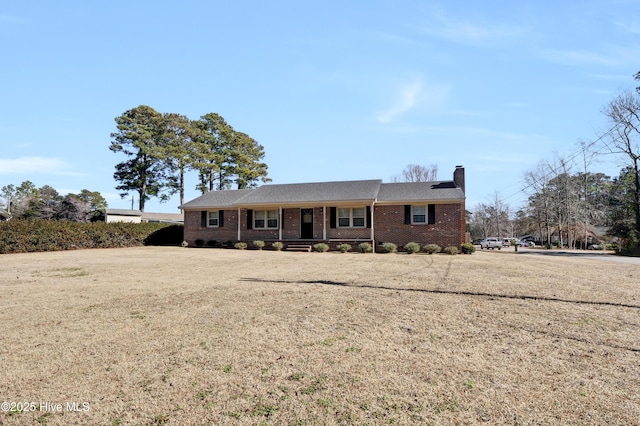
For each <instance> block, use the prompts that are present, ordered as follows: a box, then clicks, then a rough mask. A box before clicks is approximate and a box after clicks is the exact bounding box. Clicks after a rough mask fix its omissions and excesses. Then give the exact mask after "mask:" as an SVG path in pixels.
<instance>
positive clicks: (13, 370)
mask: <svg viewBox="0 0 640 426" xmlns="http://www.w3.org/2000/svg"><path fill="white" fill-rule="evenodd" d="M639 282H640V266H637V265H630V264H619V263H612V262H607V261H600V260H592V259H588V260H587V259H580V258H568V257H565V258H561V257H548V256H544V257H543V256H540V257H534V256H520V255H517V254H515V253H487V252H477V253H475V254H473V255H471V256H463V255H458V256H449V255H422V254H418V255H406V254H385V255H380V254H377V255H376V254H355V253H353V254H352V253H348V254H340V253H287V252H269V251H238V250H224V249H182V248H172V247H143V248H130V249H110V250H85V251H69V252H52V253H35V254H15V255H2V256H0V306H2V309H0V324H2V333H1V334H0V365H1V366H2V377H1V379H0V399H1V401H0V402H2V401H8V402H15V403H19V402H34V403H35V405H36V408H37V409H36V410H35V411H31V408H29V409H27V410H22V411H15V410H14V411H9V412H7V411H4V412H1V413H0V424H7V425H9V424H11V425H13V424H25V425H27V424H47V425H68V424H102V425H119V424H122V425H125V424H143V425H159V424H180V425H182V424H238V425H243V424H278V425H280V424H285V425H326V424H329V425H331V424H367V423H369V424H492V425H493V424H521V425H528V424H536V425H537V424H549V425H565V424H636V423H637V421H638V419H639V418H640V397H639V396H638V395H639V394H638V389H640V332H639V330H640V287H639V285H638V283H639ZM74 402H75V403H76V405H75V406H74V405H71V406H67V403H74ZM42 403H44V405H41V404H42ZM46 403H51V404H61V405H62V407H61V410H60V411H58V410H56V409H55V408H57V405H51V406H48V405H46ZM74 408H77V409H76V410H74Z"/></svg>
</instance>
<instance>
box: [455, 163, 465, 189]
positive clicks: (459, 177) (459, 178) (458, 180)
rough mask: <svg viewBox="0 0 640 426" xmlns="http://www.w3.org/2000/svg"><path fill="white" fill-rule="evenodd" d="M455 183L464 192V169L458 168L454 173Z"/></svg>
mask: <svg viewBox="0 0 640 426" xmlns="http://www.w3.org/2000/svg"><path fill="white" fill-rule="evenodd" d="M453 183H455V184H456V186H457V187H458V188H460V189H462V192H464V167H462V166H456V170H455V171H454V172H453Z"/></svg>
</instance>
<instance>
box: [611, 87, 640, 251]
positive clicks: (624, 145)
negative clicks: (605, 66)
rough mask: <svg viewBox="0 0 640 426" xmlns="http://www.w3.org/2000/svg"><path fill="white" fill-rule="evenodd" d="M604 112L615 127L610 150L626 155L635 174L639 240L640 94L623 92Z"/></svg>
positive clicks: (634, 206)
mask: <svg viewBox="0 0 640 426" xmlns="http://www.w3.org/2000/svg"><path fill="white" fill-rule="evenodd" d="M603 112H604V114H605V115H606V116H607V117H609V120H610V121H611V123H612V125H613V126H612V130H611V132H609V136H610V141H611V143H610V144H609V145H608V146H609V148H610V150H611V151H612V152H613V153H619V154H623V155H625V156H626V157H627V159H628V161H629V162H630V163H631V164H630V165H631V168H632V170H633V173H634V181H635V188H634V192H635V194H634V202H633V208H634V216H635V239H636V240H637V239H638V238H639V237H640V94H638V93H633V92H631V91H626V92H623V93H621V94H620V95H618V96H617V97H616V98H615V99H614V100H613V101H611V102H610V103H609V105H608V106H607V108H606V109H605V110H604V111H603Z"/></svg>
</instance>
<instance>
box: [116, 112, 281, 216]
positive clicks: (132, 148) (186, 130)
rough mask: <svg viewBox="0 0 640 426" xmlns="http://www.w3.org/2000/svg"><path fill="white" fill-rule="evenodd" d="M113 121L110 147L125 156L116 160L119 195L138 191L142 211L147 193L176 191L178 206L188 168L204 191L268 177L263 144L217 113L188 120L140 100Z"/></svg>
mask: <svg viewBox="0 0 640 426" xmlns="http://www.w3.org/2000/svg"><path fill="white" fill-rule="evenodd" d="M115 121H116V126H117V131H116V132H114V133H112V134H111V138H112V141H111V145H110V146H109V149H110V150H111V151H113V152H115V153H121V154H124V155H125V156H126V157H127V159H126V160H125V161H122V162H120V163H118V164H117V165H116V171H115V173H114V175H113V177H114V179H115V180H116V181H117V182H119V185H118V186H116V189H117V190H120V191H123V192H122V193H121V194H120V195H121V196H122V197H126V196H127V195H128V194H129V192H136V193H137V194H138V198H139V209H140V210H141V211H144V205H145V201H147V200H149V199H150V198H151V197H157V198H159V199H160V201H166V200H168V199H169V197H170V196H172V195H174V194H175V193H179V194H180V204H181V205H182V204H183V203H184V189H185V173H186V172H187V171H189V170H192V171H195V172H197V173H198V177H199V178H198V182H197V184H196V189H198V190H200V191H201V192H202V193H204V192H206V191H211V190H223V189H229V188H231V187H232V185H236V187H237V188H238V189H243V188H251V187H254V186H256V185H257V184H258V182H268V181H270V179H269V178H268V177H267V169H268V167H267V165H266V164H265V163H264V162H262V160H263V158H264V156H265V152H264V147H263V146H262V145H260V144H259V143H258V142H257V141H256V140H254V139H253V138H251V137H250V136H249V135H247V134H246V133H243V132H240V131H237V130H235V129H234V128H233V127H232V126H231V125H229V124H228V123H227V122H226V121H225V120H224V118H223V117H221V116H220V115H218V114H216V113H209V114H206V115H203V116H201V117H200V118H199V119H198V120H190V119H189V118H188V117H186V116H184V115H181V114H176V113H164V114H163V113H159V112H158V111H156V110H154V109H153V108H151V107H149V106H146V105H140V106H138V107H136V108H133V109H130V110H128V111H126V112H125V113H123V114H122V115H120V116H119V117H116V118H115Z"/></svg>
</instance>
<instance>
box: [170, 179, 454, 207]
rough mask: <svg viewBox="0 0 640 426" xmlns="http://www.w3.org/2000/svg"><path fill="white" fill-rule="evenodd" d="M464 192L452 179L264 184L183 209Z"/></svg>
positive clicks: (438, 197)
mask: <svg viewBox="0 0 640 426" xmlns="http://www.w3.org/2000/svg"><path fill="white" fill-rule="evenodd" d="M460 200H464V192H463V191H462V190H461V189H460V188H457V187H456V186H455V184H454V183H453V182H452V181H437V182H413V183H382V180H380V179H375V180H354V181H339V182H316V183H292V184H279V185H278V184H276V185H263V186H260V187H258V188H254V189H239V190H226V191H209V192H207V193H206V194H204V195H202V196H200V197H198V198H196V199H194V200H191V201H189V202H188V203H185V204H183V205H182V208H183V209H187V210H190V209H198V208H225V207H227V208H228V207H233V208H238V207H252V206H259V205H295V204H313V203H317V204H330V203H344V202H349V201H354V202H366V203H372V202H374V201H380V202H411V201H460Z"/></svg>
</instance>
